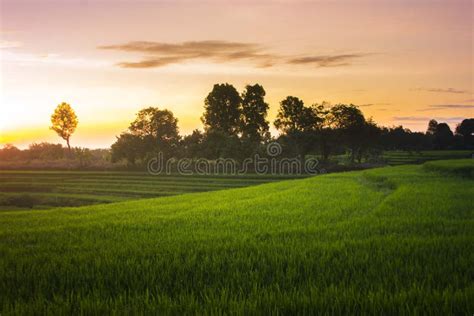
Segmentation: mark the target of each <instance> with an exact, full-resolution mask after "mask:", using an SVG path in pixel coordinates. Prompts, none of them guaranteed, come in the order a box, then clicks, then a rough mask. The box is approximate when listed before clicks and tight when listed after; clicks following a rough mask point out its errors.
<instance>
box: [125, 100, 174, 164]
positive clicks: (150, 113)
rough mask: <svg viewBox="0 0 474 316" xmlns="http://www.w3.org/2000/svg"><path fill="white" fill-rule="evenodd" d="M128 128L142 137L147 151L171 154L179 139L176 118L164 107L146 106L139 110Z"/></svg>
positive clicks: (133, 133)
mask: <svg viewBox="0 0 474 316" xmlns="http://www.w3.org/2000/svg"><path fill="white" fill-rule="evenodd" d="M128 130H129V132H130V133H131V134H132V135H135V136H138V137H140V138H141V139H142V141H143V142H144V144H145V147H146V148H147V151H148V152H158V151H161V152H162V153H163V154H164V155H172V154H173V153H174V152H173V151H174V150H175V149H176V147H177V146H178V143H179V140H180V137H179V130H178V120H177V119H176V118H175V117H174V115H173V113H172V112H171V111H169V110H166V109H165V110H160V109H158V108H155V107H148V108H145V109H143V110H140V111H139V112H138V113H137V117H136V119H135V121H133V122H132V123H131V124H130V127H129V128H128Z"/></svg>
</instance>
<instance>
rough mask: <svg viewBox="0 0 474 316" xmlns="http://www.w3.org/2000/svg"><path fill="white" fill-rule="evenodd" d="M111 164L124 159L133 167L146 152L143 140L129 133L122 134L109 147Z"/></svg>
mask: <svg viewBox="0 0 474 316" xmlns="http://www.w3.org/2000/svg"><path fill="white" fill-rule="evenodd" d="M111 153H112V157H111V159H112V162H117V161H120V160H122V159H125V160H126V161H127V163H128V164H129V165H134V164H135V163H136V161H137V160H138V159H141V158H143V157H144V156H145V154H146V150H145V146H144V142H143V139H142V138H140V137H139V136H137V135H132V134H130V133H127V132H125V133H122V134H121V135H120V136H119V137H117V140H116V141H115V143H113V144H112V146H111Z"/></svg>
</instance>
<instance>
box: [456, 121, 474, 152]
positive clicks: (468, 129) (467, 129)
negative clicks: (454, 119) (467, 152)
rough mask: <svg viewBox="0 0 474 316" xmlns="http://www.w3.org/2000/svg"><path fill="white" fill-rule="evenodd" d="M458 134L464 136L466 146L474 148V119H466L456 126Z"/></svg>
mask: <svg viewBox="0 0 474 316" xmlns="http://www.w3.org/2000/svg"><path fill="white" fill-rule="evenodd" d="M456 134H458V135H462V137H463V140H464V146H466V147H469V148H471V147H473V146H474V118H470V119H465V120H463V121H462V122H461V123H460V124H458V125H457V126H456Z"/></svg>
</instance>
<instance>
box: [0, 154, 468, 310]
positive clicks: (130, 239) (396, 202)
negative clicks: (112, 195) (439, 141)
mask: <svg viewBox="0 0 474 316" xmlns="http://www.w3.org/2000/svg"><path fill="white" fill-rule="evenodd" d="M473 170H474V160H463V161H449V162H436V163H430V164H428V165H410V166H398V167H386V168H380V169H372V170H367V171H363V172H360V171H359V172H347V173H335V174H328V175H323V176H316V177H312V178H306V179H299V180H290V181H282V182H277V183H269V184H263V185H259V186H253V187H247V188H239V189H231V190H221V191H215V192H205V193H195V194H184V195H178V196H170V197H161V198H153V199H141V200H133V201H125V202H120V203H113V204H99V205H89V206H83V207H77V208H55V209H50V210H34V211H21V212H18V211H11V212H6V211H4V212H1V213H0V293H1V295H0V307H1V310H2V311H1V312H0V314H2V315H8V314H11V313H18V314H27V313H35V314H43V313H51V314H58V313H64V314H71V313H74V314H77V313H94V314H109V313H117V314H129V313H132V314H140V313H174V314H182V313H192V314H196V313H198V314H200V313H208V314H222V313H237V314H249V313H256V312H258V313H264V314H268V313H275V314H276V313H279V314H293V313H296V312H299V313H306V314H309V313H311V314H314V313H318V312H319V313H331V314H334V313H336V314H367V313H372V314H400V313H401V314H438V315H448V314H463V315H472V314H473V312H474V281H473V280H474V264H473V262H474V180H473V178H472V177H471V175H472V172H473Z"/></svg>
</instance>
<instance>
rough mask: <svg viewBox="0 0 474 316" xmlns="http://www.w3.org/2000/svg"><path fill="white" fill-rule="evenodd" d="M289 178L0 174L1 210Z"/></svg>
mask: <svg viewBox="0 0 474 316" xmlns="http://www.w3.org/2000/svg"><path fill="white" fill-rule="evenodd" d="M288 178H289V176H271V175H260V176H259V175H241V176H230V175H229V176H224V175H221V176H219V175H216V176H198V175H194V176H180V175H158V176H153V175H149V174H147V173H144V172H143V173H140V172H105V171H104V172H85V171H0V210H11V209H19V210H21V209H32V208H35V209H40V208H43V209H44V208H51V207H57V206H80V205H87V204H97V203H110V202H119V201H125V200H130V199H138V198H151V197H160V196H171V195H177V194H183V193H192V192H204V191H213V190H222V189H230V188H239V187H244V186H250V185H256V184H261V183H266V182H273V181H279V180H282V179H288Z"/></svg>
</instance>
